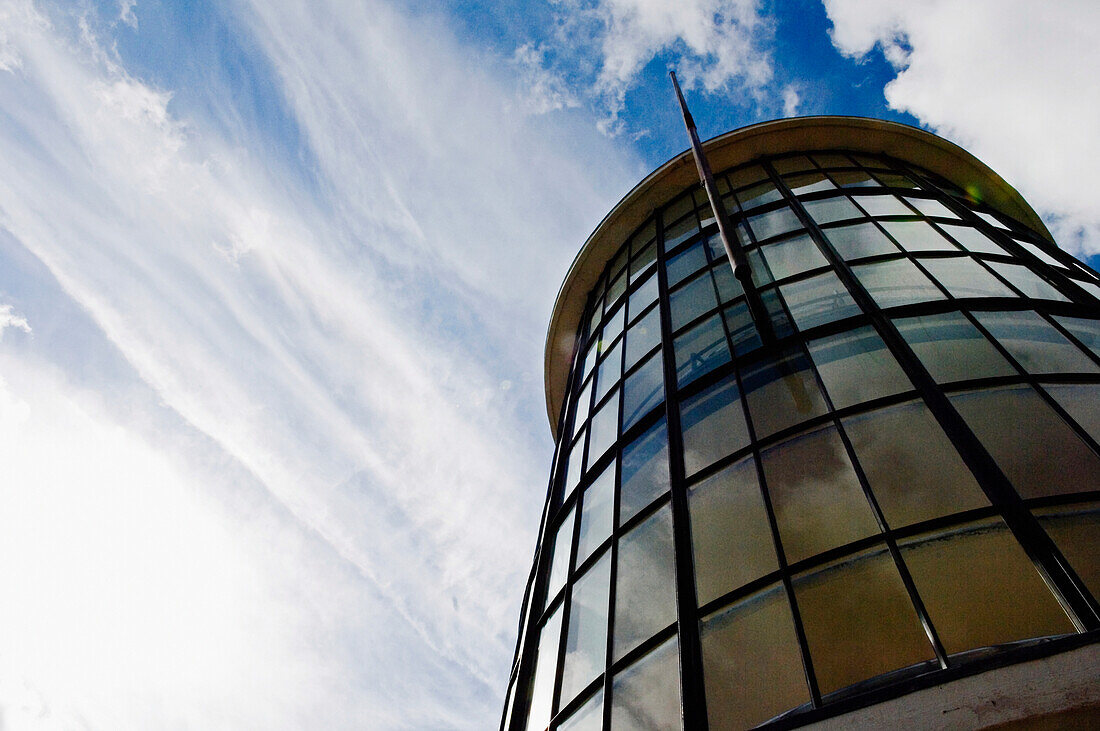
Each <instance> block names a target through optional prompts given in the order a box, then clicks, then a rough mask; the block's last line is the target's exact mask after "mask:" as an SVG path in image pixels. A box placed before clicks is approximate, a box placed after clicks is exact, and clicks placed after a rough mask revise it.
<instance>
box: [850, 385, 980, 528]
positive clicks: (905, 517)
mask: <svg viewBox="0 0 1100 731" xmlns="http://www.w3.org/2000/svg"><path fill="white" fill-rule="evenodd" d="M843 423H844V431H846V432H847V433H848V438H849V439H850V440H851V442H852V449H854V450H855V453H856V458H857V459H858V460H859V463H860V466H862V467H863V474H864V475H866V477H867V482H868V483H869V484H870V485H871V491H872V492H873V493H874V494H875V498H876V499H877V500H878V504H879V507H880V508H881V509H882V514H883V516H885V518H886V522H887V523H889V525H890V527H892V528H900V527H902V526H906V525H912V524H913V523H918V522H920V521H922V520H931V519H932V518H938V517H940V516H942V515H950V514H952V513H959V512H962V511H964V510H971V509H974V508H983V507H985V506H987V505H989V501H988V500H987V499H986V497H985V494H984V493H983V492H982V490H981V488H980V487H978V483H977V482H976V481H975V480H974V476H973V475H972V474H971V473H970V470H968V469H967V468H966V465H965V464H963V461H962V458H961V457H960V456H959V453H958V452H956V451H955V448H954V447H953V446H952V445H951V442H950V441H949V440H948V439H947V436H946V435H945V434H944V433H943V430H942V429H940V426H939V424H938V423H937V422H936V419H935V417H933V416H932V413H931V412H930V411H928V408H927V407H926V406H925V405H924V404H922V403H921V402H919V401H910V402H909V403H906V404H900V405H898V406H891V407H889V408H886V409H880V410H879V411H872V412H870V413H868V414H860V415H859V416H853V417H849V418H847V419H845V420H844V422H843Z"/></svg>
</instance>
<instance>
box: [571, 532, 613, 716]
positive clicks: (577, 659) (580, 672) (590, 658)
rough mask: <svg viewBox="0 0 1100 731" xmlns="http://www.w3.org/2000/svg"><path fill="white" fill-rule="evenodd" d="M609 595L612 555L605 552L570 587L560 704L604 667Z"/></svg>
mask: <svg viewBox="0 0 1100 731" xmlns="http://www.w3.org/2000/svg"><path fill="white" fill-rule="evenodd" d="M610 596H611V552H610V551H608V552H606V553H605V554H604V555H603V557H602V558H601V559H600V560H599V561H597V562H596V563H595V564H594V565H593V566H592V568H590V569H588V571H586V572H585V573H584V575H583V576H581V577H580V578H579V579H577V581H576V583H575V584H573V596H572V599H571V603H570V605H569V631H568V632H567V633H566V636H565V664H564V667H563V668H562V675H561V705H565V704H566V703H569V702H570V701H571V700H573V698H575V697H576V695H577V693H580V692H581V691H582V690H584V688H585V686H586V685H588V684H589V683H590V682H591V681H593V680H595V679H596V676H597V675H599V674H600V673H602V672H603V670H604V667H605V666H606V664H607V663H606V656H607V603H608V599H609V598H610Z"/></svg>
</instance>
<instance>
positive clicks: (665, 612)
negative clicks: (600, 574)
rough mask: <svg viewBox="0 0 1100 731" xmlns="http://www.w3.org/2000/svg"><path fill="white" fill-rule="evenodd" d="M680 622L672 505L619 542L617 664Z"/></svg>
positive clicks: (615, 652) (615, 646) (616, 592)
mask: <svg viewBox="0 0 1100 731" xmlns="http://www.w3.org/2000/svg"><path fill="white" fill-rule="evenodd" d="M675 620H676V568H675V559H674V554H673V548H672V511H671V510H670V509H669V506H668V505H667V504H666V505H665V506H664V507H662V508H661V509H660V510H658V511H657V512H656V513H654V514H653V515H652V516H650V517H649V518H647V519H646V520H644V521H642V522H641V523H640V524H639V525H638V526H637V527H636V528H634V530H632V531H630V532H629V533H627V534H626V535H625V536H623V537H622V538H620V539H619V566H618V572H617V575H616V580H615V640H614V643H613V644H614V649H615V651H614V655H615V658H614V659H615V660H618V659H619V658H621V657H622V656H623V655H625V654H626V653H628V652H630V651H631V650H633V649H634V648H635V647H637V646H638V645H640V644H641V643H642V642H644V641H646V640H648V639H649V638H650V637H652V636H653V635H655V634H657V633H658V632H660V631H661V630H662V629H664V628H665V627H667V626H668V625H670V624H671V623H672V622H674V621H675Z"/></svg>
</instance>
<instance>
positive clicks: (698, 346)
mask: <svg viewBox="0 0 1100 731" xmlns="http://www.w3.org/2000/svg"><path fill="white" fill-rule="evenodd" d="M675 349H676V380H677V381H678V382H679V384H680V386H681V387H682V386H686V385H687V384H689V383H691V382H692V381H693V380H695V379H696V378H698V377H699V376H701V375H703V374H704V373H709V372H710V371H712V370H714V369H715V368H717V367H718V366H720V365H723V364H724V363H729V362H730V349H729V345H728V344H727V342H726V331H725V330H723V329H722V320H721V318H720V317H719V316H718V315H714V316H712V317H708V318H707V319H705V320H703V321H702V322H701V323H699V324H698V325H696V326H695V327H693V328H691V329H690V330H688V331H687V332H684V333H683V334H681V335H679V336H677V338H676V346H675Z"/></svg>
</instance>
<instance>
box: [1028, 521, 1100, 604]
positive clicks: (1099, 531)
mask: <svg viewBox="0 0 1100 731" xmlns="http://www.w3.org/2000/svg"><path fill="white" fill-rule="evenodd" d="M1037 512H1038V514H1039V522H1040V523H1042V524H1043V527H1044V528H1046V531H1047V533H1048V534H1049V535H1050V537H1051V538H1052V539H1053V540H1054V543H1055V544H1057V546H1058V549H1059V550H1060V551H1061V552H1062V555H1063V556H1065V557H1066V560H1067V561H1069V564H1070V566H1072V567H1073V570H1074V571H1076V572H1077V575H1078V576H1079V577H1081V581H1083V582H1085V586H1087V587H1088V589H1089V591H1091V592H1092V595H1093V596H1094V597H1100V503H1089V504H1086V505H1064V506H1059V507H1056V508H1046V509H1045V510H1042V511H1037Z"/></svg>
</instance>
